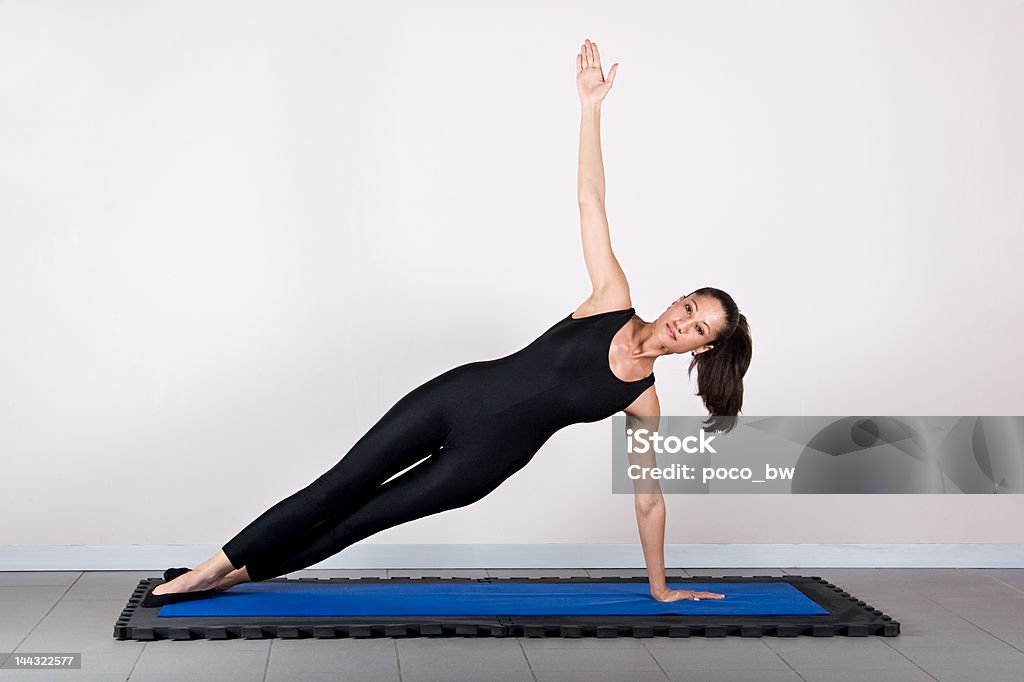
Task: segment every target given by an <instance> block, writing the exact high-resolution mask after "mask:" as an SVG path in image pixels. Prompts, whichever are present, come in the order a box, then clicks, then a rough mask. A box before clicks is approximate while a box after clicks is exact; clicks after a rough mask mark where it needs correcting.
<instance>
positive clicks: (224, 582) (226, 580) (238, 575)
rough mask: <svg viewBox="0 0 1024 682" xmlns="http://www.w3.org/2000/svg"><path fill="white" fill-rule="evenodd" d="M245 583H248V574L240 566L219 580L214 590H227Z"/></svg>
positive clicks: (243, 567)
mask: <svg viewBox="0 0 1024 682" xmlns="http://www.w3.org/2000/svg"><path fill="white" fill-rule="evenodd" d="M247 582H249V572H248V571H247V570H246V568H245V566H242V567H241V568H239V569H236V570H234V571H231V572H230V573H228V574H227V575H226V576H224V577H223V578H221V579H220V582H219V583H217V586H216V587H215V588H214V589H217V590H228V589H231V588H232V587H234V586H235V585H237V584H238V583H247Z"/></svg>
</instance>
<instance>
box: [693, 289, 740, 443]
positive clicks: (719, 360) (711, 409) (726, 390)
mask: <svg viewBox="0 0 1024 682" xmlns="http://www.w3.org/2000/svg"><path fill="white" fill-rule="evenodd" d="M696 294H705V295H708V296H714V297H715V298H716V299H718V300H719V302H720V303H721V304H722V307H723V308H724V309H725V314H726V321H727V324H726V329H725V330H723V333H722V335H721V338H720V339H717V340H715V341H713V342H712V343H711V346H712V347H711V348H710V349H709V350H707V351H705V352H703V353H697V354H696V355H694V356H693V360H691V361H690V367H689V369H688V370H687V373H686V375H687V377H690V376H691V375H692V374H693V370H694V369H695V368H696V369H697V393H696V395H699V396H700V397H701V400H702V401H703V402H704V406H705V407H706V408H707V410H708V416H709V419H708V420H707V421H705V422H704V424H705V425H706V428H707V430H709V431H723V432H725V433H728V432H729V431H731V430H732V429H733V428H734V427H735V426H736V417H737V416H738V415H739V413H740V409H741V408H742V406H743V376H744V375H745V374H746V373H747V368H748V367H750V358H751V355H752V351H753V345H752V340H751V337H750V325H749V324H748V323H747V318H746V316H744V315H743V313H741V312H739V309H738V308H737V307H736V304H735V302H733V300H732V297H730V296H729V294H726V293H725V292H724V291H720V290H719V289H714V288H711V287H705V288H703V289H698V290H697V291H695V292H694V293H693V294H691V295H696ZM723 299H724V300H723ZM730 308H732V310H730ZM729 322H732V324H728V323H729ZM730 327H731V329H730Z"/></svg>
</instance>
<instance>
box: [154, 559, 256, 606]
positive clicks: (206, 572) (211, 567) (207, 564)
mask: <svg viewBox="0 0 1024 682" xmlns="http://www.w3.org/2000/svg"><path fill="white" fill-rule="evenodd" d="M243 568H244V567H243ZM233 571H234V566H232V565H231V562H230V561H228V557H227V555H226V554H224V550H221V551H219V552H217V553H216V554H214V555H213V556H212V557H210V558H209V559H207V560H206V561H204V562H203V563H201V564H199V565H198V566H196V567H195V568H194V569H193V570H191V571H189V572H188V573H183V574H181V575H179V576H178V577H177V578H175V579H174V580H170V581H168V582H166V583H161V584H159V585H157V586H156V587H154V588H153V594H157V595H160V594H168V593H176V592H199V591H201V590H210V589H213V588H214V587H216V586H217V585H218V584H219V583H220V582H221V580H222V579H223V578H224V577H226V576H227V575H228V574H229V573H231V572H233ZM234 572H236V573H237V571H234ZM247 575H248V574H247Z"/></svg>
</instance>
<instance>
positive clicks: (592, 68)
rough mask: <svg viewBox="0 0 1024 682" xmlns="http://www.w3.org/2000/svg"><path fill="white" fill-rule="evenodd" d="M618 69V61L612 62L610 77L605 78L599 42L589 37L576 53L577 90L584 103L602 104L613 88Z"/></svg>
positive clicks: (609, 71)
mask: <svg viewBox="0 0 1024 682" xmlns="http://www.w3.org/2000/svg"><path fill="white" fill-rule="evenodd" d="M618 69H619V65H618V64H617V63H616V64H612V68H611V69H609V70H608V79H607V80H605V77H604V71H602V70H601V55H600V54H599V53H598V51H597V43H592V42H590V39H589V38H588V39H587V40H586V42H584V43H583V45H581V46H580V52H579V54H577V55H576V90H577V91H579V93H580V102H581V103H582V104H584V105H587V104H591V105H596V104H600V103H601V100H603V99H604V97H605V95H607V94H608V91H609V90H611V88H612V84H613V83H614V82H615V72H616V71H618Z"/></svg>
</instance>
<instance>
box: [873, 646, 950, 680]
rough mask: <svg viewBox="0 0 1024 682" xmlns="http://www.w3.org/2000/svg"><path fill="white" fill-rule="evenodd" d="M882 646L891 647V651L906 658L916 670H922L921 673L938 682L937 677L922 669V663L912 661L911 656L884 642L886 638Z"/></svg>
mask: <svg viewBox="0 0 1024 682" xmlns="http://www.w3.org/2000/svg"><path fill="white" fill-rule="evenodd" d="M882 644H884V645H886V646H887V647H889V648H890V649H892V650H893V651H895V652H896V653H898V654H899V655H900V656H902V657H903V658H905V659H907V660H908V661H910V662H911V663H912V664H914V666H915V667H916V668H917V669H918V670H920V671H921V672H923V673H924V674H925V675H927V676H928V677H930V678H932V679H933V680H938V679H939V678H937V677H935V675H932V674H931V673H930V672H928V671H927V670H925V669H924V668H922V667H921V664H920V663H918V662H917V661H915V660H914V659H912V658H911V657H910V656H907V655H906V654H905V653H903V652H902V651H900V650H899V649H897V648H896V647H894V646H893V645H892V644H890V643H889V642H886V641H884V638H883V641H882Z"/></svg>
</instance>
